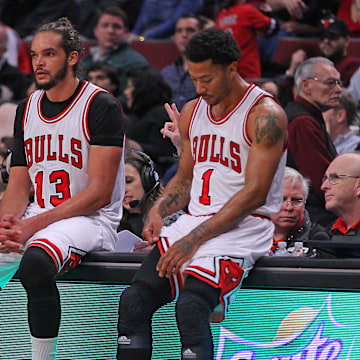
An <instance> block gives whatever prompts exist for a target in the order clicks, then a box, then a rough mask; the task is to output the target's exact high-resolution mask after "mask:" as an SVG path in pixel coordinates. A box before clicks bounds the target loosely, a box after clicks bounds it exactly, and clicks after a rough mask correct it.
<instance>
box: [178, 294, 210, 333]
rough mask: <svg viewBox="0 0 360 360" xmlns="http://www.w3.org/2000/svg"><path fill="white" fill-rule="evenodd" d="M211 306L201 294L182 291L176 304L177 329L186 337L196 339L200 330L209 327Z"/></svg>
mask: <svg viewBox="0 0 360 360" xmlns="http://www.w3.org/2000/svg"><path fill="white" fill-rule="evenodd" d="M211 311H212V308H211V306H210V304H209V302H208V301H207V300H206V299H205V298H203V297H202V296H201V295H199V294H196V293H192V292H190V291H185V292H182V293H181V294H180V296H179V300H178V301H177V304H176V319H177V322H178V326H179V330H180V331H181V332H184V334H185V336H186V337H189V338H192V339H196V338H197V337H199V336H201V333H202V332H201V331H200V330H203V329H204V328H208V327H209V317H210V313H211Z"/></svg>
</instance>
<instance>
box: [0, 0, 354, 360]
mask: <svg viewBox="0 0 360 360" xmlns="http://www.w3.org/2000/svg"><path fill="white" fill-rule="evenodd" d="M13 3H14V4H17V1H13ZM78 3H82V4H81V5H80V4H78ZM96 3H98V4H97V5H95V4H96ZM123 3H124V9H121V8H120V7H119V6H117V4H118V3H117V2H115V1H114V2H112V1H106V2H105V1H104V2H102V1H101V2H94V3H92V2H90V1H89V2H85V1H84V2H77V1H68V2H64V4H67V5H68V8H66V9H64V8H62V9H60V8H59V9H58V10H59V11H60V12H62V11H64V12H68V11H69V10H70V8H72V7H71V6H78V7H81V11H83V10H88V12H86V14H87V15H89V16H90V18H91V23H92V24H93V29H92V32H91V31H90V32H89V31H88V28H87V29H86V30H87V31H86V34H87V35H88V36H89V37H90V38H91V37H92V36H93V37H94V38H93V39H95V42H96V45H95V46H92V47H90V49H89V52H88V54H86V55H85V56H84V57H83V58H82V59H81V60H83V67H82V68H81V67H80V68H79V67H78V66H79V65H80V61H78V60H79V59H80V54H81V52H82V42H81V40H80V36H79V33H78V32H77V30H76V29H75V28H74V27H73V25H72V24H71V22H70V21H69V20H68V19H67V18H66V17H62V18H59V19H56V20H55V21H53V22H50V23H46V24H45V25H42V27H40V28H39V29H38V30H37V31H36V32H35V35H34V36H33V39H32V41H31V49H30V51H29V53H30V55H31V60H29V62H31V63H32V65H33V67H34V71H35V74H31V73H26V72H25V70H21V69H20V66H19V67H16V66H14V65H10V61H9V60H8V58H7V57H6V56H5V53H6V52H5V50H6V49H7V46H8V45H7V41H8V40H9V38H10V37H9V33H8V31H7V29H8V28H9V26H11V25H12V24H10V23H9V24H7V23H6V22H5V19H8V20H9V17H6V15H8V10H9V8H10V9H11V6H10V4H9V3H8V2H7V1H1V2H0V7H1V10H4V11H3V12H2V11H1V12H0V21H1V20H3V21H4V24H0V95H1V103H0V121H3V124H7V125H9V123H10V126H4V129H3V133H2V134H1V135H0V139H1V143H2V144H1V146H0V155H1V156H2V169H1V175H2V180H3V186H4V188H5V192H4V196H3V198H2V199H1V203H0V210H1V216H0V223H1V224H0V230H1V237H0V240H1V242H0V255H1V256H3V259H4V263H7V264H10V263H12V262H14V263H16V265H15V266H13V267H12V269H11V271H12V272H11V274H10V275H11V276H10V275H9V274H7V275H8V276H7V278H6V282H7V281H9V280H10V279H11V277H12V276H13V275H14V274H15V272H16V271H18V274H19V278H20V281H21V283H22V285H23V286H24V288H25V290H26V292H27V295H28V314H29V315H28V320H29V325H30V332H31V336H32V349H33V359H34V360H35V359H36V360H40V359H41V360H45V359H47V360H53V359H55V358H56V346H57V337H58V333H59V327H60V318H61V305H60V294H59V292H58V289H57V281H56V279H57V276H58V275H59V274H61V273H62V272H63V271H67V270H68V269H69V268H74V267H76V266H77V265H79V263H80V261H81V259H82V257H83V256H85V255H86V254H87V253H89V252H92V251H103V250H105V251H119V252H121V251H123V248H122V243H121V238H122V236H129V237H131V238H132V239H134V241H133V245H132V249H131V250H130V251H131V252H141V253H149V255H148V256H147V257H146V258H145V260H144V261H143V262H142V264H141V267H140V269H139V270H138V271H137V272H136V275H135V277H134V278H133V280H132V283H131V286H129V287H127V288H126V289H125V290H124V291H123V292H122V295H121V297H120V302H119V320H118V333H119V338H118V341H117V350H118V353H117V359H122V360H125V359H134V358H139V359H150V358H151V347H152V345H151V344H152V334H151V319H152V316H153V314H154V313H155V312H156V311H157V309H158V308H159V307H161V306H163V305H164V304H166V303H168V302H170V301H172V300H173V298H177V306H176V310H175V312H176V318H177V325H178V329H179V331H180V337H181V343H182V349H181V351H182V355H183V357H182V359H186V358H195V357H194V356H193V355H195V356H197V355H196V353H198V355H199V357H196V358H197V359H200V358H201V359H209V358H213V341H212V336H211V329H210V326H209V321H210V319H212V320H213V321H216V322H220V321H222V320H223V319H224V315H225V312H226V308H227V305H228V304H229V302H230V299H231V298H232V297H233V295H234V294H236V293H237V290H238V288H239V287H240V286H241V284H242V280H243V279H244V278H245V277H246V276H247V274H248V272H249V271H251V269H252V267H253V266H254V264H255V262H256V261H257V260H258V258H260V257H261V256H263V255H266V254H268V255H273V254H274V255H276V250H277V248H278V247H279V248H280V247H281V248H282V247H283V246H284V244H285V247H287V249H288V254H291V255H294V254H295V253H298V252H297V251H294V249H296V250H297V249H298V245H299V243H300V242H301V243H302V244H303V245H304V251H303V253H302V254H303V255H304V256H310V257H314V258H315V257H317V258H349V257H350V258H351V257H360V249H359V248H354V247H352V248H351V249H347V248H339V247H337V248H333V247H332V246H331V241H332V240H333V237H334V236H335V235H337V236H339V235H340V236H343V237H344V236H345V237H349V239H350V238H351V237H352V239H354V238H355V239H358V240H360V152H359V150H360V136H359V134H358V132H359V126H358V124H357V122H358V115H359V103H356V102H355V100H354V98H355V96H354V95H352V93H351V91H352V90H351V89H356V87H351V86H350V87H349V88H348V89H346V88H347V87H348V86H349V84H352V83H353V82H354V80H353V74H354V76H355V75H356V74H357V72H356V71H357V69H358V68H359V66H360V57H359V58H357V57H350V56H348V55H347V48H348V44H349V39H350V36H354V35H353V34H355V33H356V29H354V28H353V27H351V28H350V27H349V25H350V24H347V23H346V22H345V21H344V20H343V19H341V18H339V17H336V16H335V15H337V11H338V8H339V9H341V11H342V13H344V11H345V9H343V8H341V6H340V7H339V6H335V5H334V4H333V3H332V2H329V3H327V4H324V3H323V2H317V4H318V5H316V6H310V5H309V6H308V5H306V4H307V3H306V1H305V2H303V1H302V0H299V1H295V2H293V4H297V6H294V7H290V6H289V4H288V1H286V0H277V1H272V0H262V1H261V0H257V1H255V0H254V1H252V0H248V1H247V0H219V1H216V0H213V1H209V4H211V9H207V8H206V7H205V4H206V3H208V2H207V1H205V0H178V1H176V0H175V1H173V2H171V5H170V6H167V5H169V2H168V1H167V0H143V1H142V2H137V1H136V2H132V1H130V3H132V4H133V5H134V4H136V5H137V16H135V17H134V18H133V19H132V21H131V22H130V21H129V20H128V14H127V11H126V10H128V11H129V13H130V9H131V10H132V11H133V10H134V8H133V7H131V6H130V5H129V2H127V1H124V2H123ZM314 3H315V2H314ZM320 3H322V5H320ZM47 4H48V5H49V4H50V2H49V3H47ZM90 4H92V5H91V6H92V7H86V6H87V5H89V6H90ZM101 4H102V5H104V4H106V6H101ZM126 4H127V6H129V7H126ZM275 4H276V6H275ZM70 5H71V6H70ZM108 5H110V6H108ZM337 5H339V4H337ZM272 6H273V7H272ZM49 8H50V6H49V7H47V10H49ZM74 9H75V8H74ZM125 9H126V10H125ZM24 10H25V9H24ZM41 10H44V11H45V9H34V11H35V13H36V12H41ZM78 10H79V9H78ZM186 10H187V11H186ZM189 10H191V11H192V13H188V11H189ZM79 11H80V10H79ZM78 14H80V13H78ZM249 14H250V15H251V16H250V15H249ZM284 14H285V15H284ZM30 15H31V14H29V18H31V16H30ZM54 15H55V14H54ZM59 15H60V16H63V15H67V14H64V13H61V14H59V12H57V13H56V15H55V16H56V17H58V16H59ZM84 15H85V13H84ZM132 15H134V13H132ZM155 15H158V16H155ZM19 18H20V15H19ZM25 18H26V17H25ZM319 18H321V19H322V20H321V21H320V23H319V22H318V20H317V19H319ZM359 18H360V14H359ZM236 19H241V23H242V24H243V23H244V22H246V21H249V23H248V24H247V26H245V27H244V28H241V27H237V23H236V21H234V20H236ZM82 20H84V19H82ZM251 20H253V21H251ZM348 20H349V19H348ZM76 21H78V23H77V22H76ZM74 24H77V26H78V27H79V29H82V28H83V29H85V28H86V26H84V25H85V24H84V23H81V19H80V18H79V19H76V17H75V19H74ZM130 24H132V25H130ZM15 25H17V26H19V29H20V28H21V26H20V25H24V24H19V23H17V24H16V22H14V26H15ZM25 25H26V24H25ZM27 25H29V24H28V23H27ZM82 25H83V27H82ZM209 27H210V29H206V30H203V29H204V28H209ZM235 28H236V32H235ZM15 30H16V26H15ZM23 30H24V29H23V28H22V31H23ZM224 30H225V31H224ZM237 30H239V32H237ZM258 32H261V33H262V35H259V34H258ZM84 33H85V30H84ZM170 35H173V37H172V41H173V42H174V45H175V46H176V48H177V50H178V53H179V57H178V58H177V59H175V61H174V62H173V63H171V64H169V65H168V66H166V67H165V68H163V69H162V70H161V71H160V70H159V69H157V68H156V67H154V66H152V65H150V62H149V61H148V59H147V58H146V57H145V56H142V55H141V54H140V53H138V52H137V51H135V50H134V49H133V48H132V46H131V41H134V39H135V40H137V41H147V39H164V38H165V39H168V40H169V36H170ZM284 35H287V36H289V35H290V36H293V35H302V36H304V35H305V36H309V35H311V36H317V37H318V46H319V51H320V54H319V55H321V56H310V55H309V54H306V52H305V51H303V50H301V49H300V50H298V51H296V52H295V53H294V54H293V56H292V59H291V63H290V64H289V68H288V69H284V68H282V67H281V66H275V64H274V63H273V61H272V60H273V55H274V54H273V49H274V48H276V44H277V42H278V41H279V39H281V36H284ZM28 36H29V37H30V38H31V34H28ZM82 36H83V37H84V38H86V36H85V35H84V34H82ZM25 38H27V36H23V37H22V39H25ZM17 39H19V38H17ZM244 40H247V41H244ZM258 45H259V51H257V49H258V48H257V46H258ZM267 45H268V48H267ZM71 49H72V50H71ZM265 53H267V55H264V54H265ZM240 54H241V55H240ZM20 55H21V52H20V46H19V48H18V57H19V58H20ZM158 56H159V57H161V56H162V54H158ZM241 56H242V57H241ZM264 56H265V60H266V61H265V60H264ZM239 59H240V60H239ZM18 60H19V59H18ZM60 60H61V61H63V62H62V63H60ZM269 63H270V64H272V66H270V68H271V70H270V71H269V69H267V68H266V66H268V65H269ZM19 64H20V60H19ZM244 64H245V65H244ZM246 66H248V69H249V70H246V71H245V72H243V71H244V69H247V68H246ZM23 69H24V68H23ZM48 69H50V70H48ZM54 69H56V70H57V72H55V71H54V72H52V71H53V70H54ZM2 72H4V73H6V74H4V73H2ZM241 72H243V73H242V75H240V74H241ZM247 74H249V76H247ZM264 74H269V75H270V76H271V78H267V79H266V81H264V78H262V76H264ZM3 75H4V76H3ZM254 77H255V78H254ZM9 78H10V81H9ZM34 80H35V81H34ZM257 85H259V86H257ZM261 86H263V87H264V89H266V90H264V89H260V87H261ZM36 87H38V89H39V91H36V90H38V89H36ZM99 88H100V89H99ZM102 89H104V91H103V90H102ZM27 99H28V100H27ZM18 104H19V106H17V105H18ZM9 105H10V110H5V111H4V107H5V109H8V106H9ZM73 109H74V110H73ZM72 110H73V111H72ZM15 111H16V114H15ZM2 116H3V117H2ZM9 118H10V121H9ZM53 125H54V126H53ZM223 125H224V126H223ZM12 126H13V127H14V137H12V136H9V127H10V128H11V127H12ZM6 127H7V128H6ZM1 128H2V127H1V126H0V129H1ZM10 134H11V133H10ZM63 134H66V141H65V140H63V138H64V135H63ZM52 136H53V137H52ZM54 138H55V140H54V142H52V139H54ZM78 138H80V139H81V140H78ZM65 142H66V145H63V143H65ZM54 143H56V151H55V150H54V149H52V148H51V146H52V144H54ZM350 143H351V144H350ZM12 147H13V149H14V151H13V154H12V155H11V148H12ZM64 149H66V150H64ZM8 150H10V151H8ZM51 150H53V151H51ZM46 151H47V156H45V152H46ZM67 152H68V153H69V154H70V155H69V154H68V153H67ZM33 153H34V155H33ZM11 157H12V160H11V171H10V174H8V172H9V171H8V170H9V159H10V158H11ZM54 160H55V161H54ZM64 164H65V165H64ZM73 168H75V170H74V171H72V170H73ZM284 169H285V170H284ZM174 174H175V175H174ZM8 175H9V178H10V180H9V183H8V185H6V181H7V176H8ZM43 179H45V181H46V185H50V187H49V186H43ZM169 181H170V182H169ZM168 182H169V183H168ZM6 186H7V187H6ZM49 189H50V190H49ZM54 189H55V190H54ZM54 192H56V195H55V194H54ZM44 195H45V196H44ZM44 197H46V200H44ZM281 200H282V201H281ZM45 201H46V203H45ZM34 208H35V210H33V209H34ZM276 212H277V213H276ZM129 232H130V233H132V234H129ZM49 239H50V240H49ZM312 240H313V241H314V240H317V241H318V242H317V245H311V241H312ZM321 241H322V242H323V245H321ZM307 242H309V243H308V244H307ZM155 244H156V245H155ZM279 244H281V246H280V245H279ZM126 252H129V249H127V250H126ZM267 252H268V253H267ZM17 253H18V254H17ZM9 254H10V255H16V259H12V257H11V256H9ZM291 255H289V256H291ZM318 262H319V261H318ZM3 268H6V267H3ZM169 280H170V281H169ZM6 282H4V284H0V285H1V287H3V286H5V285H6ZM1 287H0V290H1ZM220 308H221V309H220ZM44 354H45V355H44ZM134 354H138V356H134ZM189 354H190V357H189V356H188V355H189Z"/></svg>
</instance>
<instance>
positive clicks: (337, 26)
mask: <svg viewBox="0 0 360 360" xmlns="http://www.w3.org/2000/svg"><path fill="white" fill-rule="evenodd" d="M349 41H350V37H349V30H348V27H347V25H346V24H345V23H344V22H343V21H342V20H341V19H338V18H334V17H329V18H326V19H323V20H322V21H321V28H320V41H319V45H318V46H319V50H320V52H321V54H322V56H323V57H326V58H328V59H329V60H331V61H332V62H333V63H334V66H335V68H336V69H337V70H338V71H339V72H340V75H341V80H342V82H343V85H344V86H345V87H347V86H349V83H350V79H351V77H352V76H353V74H354V73H355V72H356V70H357V69H358V68H359V66H360V58H357V57H354V56H348V55H347V48H348V45H349ZM306 58H307V53H306V52H305V51H304V50H303V49H297V50H296V51H295V52H294V53H293V54H292V56H291V61H290V65H289V68H288V69H287V70H286V72H285V75H286V77H285V79H284V80H283V81H282V83H283V85H284V86H285V87H286V88H287V90H288V91H292V87H293V85H294V74H295V71H296V69H297V67H298V66H299V65H300V64H301V63H302V62H303V61H304V60H305V59H306ZM359 76H360V73H359ZM357 86H358V85H357V83H356V82H353V85H352V88H355V89H356V87H357ZM354 98H356V97H355V96H354ZM359 98H360V97H359Z"/></svg>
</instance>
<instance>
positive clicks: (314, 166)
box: [285, 57, 342, 226]
mask: <svg viewBox="0 0 360 360" xmlns="http://www.w3.org/2000/svg"><path fill="white" fill-rule="evenodd" d="M295 86H296V90H297V92H298V95H297V96H296V98H295V100H294V102H291V103H289V104H288V105H287V106H286V107H285V111H286V114H287V117H288V122H289V126H288V132H289V147H288V160H287V165H288V166H290V167H292V168H294V169H297V170H298V171H299V172H300V173H301V174H302V175H303V176H304V177H306V178H308V179H309V180H310V184H311V187H310V192H309V198H308V202H307V209H308V211H309V213H310V218H311V220H312V221H314V222H317V223H319V224H321V225H323V226H326V225H327V224H328V222H330V221H331V220H332V218H333V216H332V215H331V214H329V213H328V212H327V211H326V210H325V207H324V205H325V202H324V195H323V193H322V191H321V189H320V187H321V179H322V177H323V174H324V173H325V170H326V168H327V167H328V166H329V164H330V162H331V161H332V160H333V159H334V158H335V156H336V155H337V153H336V149H335V146H334V144H333V143H332V141H331V138H330V136H329V134H328V133H327V131H326V127H325V122H324V119H323V117H322V112H324V111H326V110H329V109H331V108H335V107H337V106H339V102H340V94H341V91H342V89H341V82H340V74H339V72H338V71H337V70H336V69H335V67H334V64H333V63H332V62H331V61H330V60H329V59H326V58H323V57H315V58H310V59H308V60H306V61H304V62H303V63H301V64H300V65H299V67H298V68H297V69H296V72H295Z"/></svg>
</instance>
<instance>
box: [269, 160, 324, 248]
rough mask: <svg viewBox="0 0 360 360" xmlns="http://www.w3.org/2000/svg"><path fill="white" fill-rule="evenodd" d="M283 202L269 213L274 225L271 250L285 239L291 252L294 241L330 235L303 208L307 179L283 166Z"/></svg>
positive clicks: (307, 187)
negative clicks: (276, 210) (276, 209)
mask: <svg viewBox="0 0 360 360" xmlns="http://www.w3.org/2000/svg"><path fill="white" fill-rule="evenodd" d="M284 177H285V181H284V195H283V203H282V205H281V208H280V211H279V212H278V213H277V214H273V215H270V218H271V221H272V222H273V223H274V225H275V230H274V236H273V246H272V248H271V250H272V251H274V250H276V248H277V246H278V243H279V242H280V241H285V242H286V244H287V249H288V251H289V252H290V253H291V252H292V251H293V250H294V244H295V242H296V241H303V242H306V241H307V240H309V239H313V238H315V237H316V238H319V236H320V233H321V238H322V239H325V240H328V239H330V236H329V235H328V234H327V232H326V230H325V229H324V228H323V227H322V226H321V225H319V224H316V223H313V222H312V221H311V220H310V217H309V213H308V211H307V210H305V204H306V199H307V197H308V193H309V181H308V180H307V179H305V178H304V177H303V176H302V175H301V174H300V173H299V172H298V171H297V170H295V169H292V168H290V167H286V168H285V175H284Z"/></svg>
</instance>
